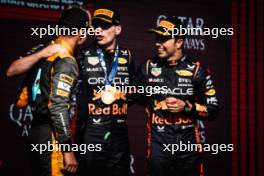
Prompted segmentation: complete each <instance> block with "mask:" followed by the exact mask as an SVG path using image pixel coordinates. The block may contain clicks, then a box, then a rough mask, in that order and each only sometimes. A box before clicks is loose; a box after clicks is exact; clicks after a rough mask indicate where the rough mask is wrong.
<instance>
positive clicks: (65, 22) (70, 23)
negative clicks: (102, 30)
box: [58, 7, 89, 29]
mask: <svg viewBox="0 0 264 176" xmlns="http://www.w3.org/2000/svg"><path fill="white" fill-rule="evenodd" d="M58 25H59V26H60V27H68V28H78V29H81V28H87V27H88V26H89V17H88V14H87V13H86V12H85V11H84V10H82V9H80V8H77V7H73V8H70V9H65V10H63V11H62V13H61V16H60V19H59V22H58Z"/></svg>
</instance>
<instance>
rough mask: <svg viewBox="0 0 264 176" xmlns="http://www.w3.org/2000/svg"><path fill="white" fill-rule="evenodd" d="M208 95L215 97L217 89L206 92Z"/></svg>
mask: <svg viewBox="0 0 264 176" xmlns="http://www.w3.org/2000/svg"><path fill="white" fill-rule="evenodd" d="M205 94H206V95H209V96H213V95H215V89H209V90H208V91H207V92H205Z"/></svg>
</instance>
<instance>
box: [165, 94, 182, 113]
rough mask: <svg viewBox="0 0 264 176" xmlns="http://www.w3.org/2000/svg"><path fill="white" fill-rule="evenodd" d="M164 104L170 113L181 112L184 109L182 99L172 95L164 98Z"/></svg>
mask: <svg viewBox="0 0 264 176" xmlns="http://www.w3.org/2000/svg"><path fill="white" fill-rule="evenodd" d="M166 104H167V107H168V111H170V112H172V113H178V112H181V111H183V110H184V107H185V102H184V101H182V100H180V99H177V98H174V97H169V98H166Z"/></svg>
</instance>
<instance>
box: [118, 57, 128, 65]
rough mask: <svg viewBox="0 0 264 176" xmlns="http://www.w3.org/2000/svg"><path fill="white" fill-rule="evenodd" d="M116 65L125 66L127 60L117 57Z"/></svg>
mask: <svg viewBox="0 0 264 176" xmlns="http://www.w3.org/2000/svg"><path fill="white" fill-rule="evenodd" d="M118 63H119V64H126V63H127V60H126V59H125V58H123V57H119V58H118Z"/></svg>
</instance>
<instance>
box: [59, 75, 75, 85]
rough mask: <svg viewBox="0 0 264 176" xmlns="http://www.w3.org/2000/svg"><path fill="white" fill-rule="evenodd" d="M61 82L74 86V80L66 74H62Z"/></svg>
mask: <svg viewBox="0 0 264 176" xmlns="http://www.w3.org/2000/svg"><path fill="white" fill-rule="evenodd" d="M59 81H63V82H65V83H68V84H69V85H72V84H73V78H72V77H70V76H69V75H66V74H60V78H59Z"/></svg>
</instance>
